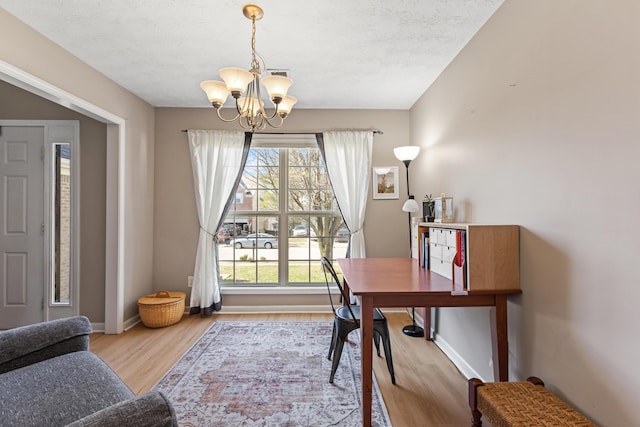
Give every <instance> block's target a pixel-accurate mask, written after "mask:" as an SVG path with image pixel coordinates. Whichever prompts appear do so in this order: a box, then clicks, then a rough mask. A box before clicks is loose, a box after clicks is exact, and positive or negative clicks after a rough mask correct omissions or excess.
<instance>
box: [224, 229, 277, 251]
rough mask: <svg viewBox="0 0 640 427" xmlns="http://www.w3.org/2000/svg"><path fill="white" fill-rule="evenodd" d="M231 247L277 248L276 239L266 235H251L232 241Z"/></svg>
mask: <svg viewBox="0 0 640 427" xmlns="http://www.w3.org/2000/svg"><path fill="white" fill-rule="evenodd" d="M233 245H234V246H235V247H236V249H242V248H265V249H271V248H277V247H278V238H277V237H275V236H272V235H271V234H267V233H252V234H248V235H246V236H244V237H237V238H235V239H233Z"/></svg>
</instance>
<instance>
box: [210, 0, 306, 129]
mask: <svg viewBox="0 0 640 427" xmlns="http://www.w3.org/2000/svg"><path fill="white" fill-rule="evenodd" d="M242 13H243V14H244V16H246V17H247V18H248V19H250V20H251V27H252V33H251V68H250V69H249V70H248V71H247V70H244V69H242V68H233V67H227V68H221V69H220V70H219V71H218V74H219V75H220V77H221V78H222V80H224V82H221V81H218V80H205V81H203V82H202V83H200V87H201V88H202V90H204V92H205V93H206V94H207V97H208V98H209V101H211V105H213V107H214V108H215V109H216V113H217V115H218V118H219V119H220V120H222V121H224V122H233V121H236V120H237V121H238V122H239V123H240V126H242V127H243V128H244V129H250V130H251V131H252V132H253V131H255V130H256V129H264V128H266V127H267V125H269V126H271V127H274V128H278V127H280V126H282V124H283V123H284V119H285V118H286V117H287V115H288V114H289V113H290V112H291V109H292V108H293V105H294V104H295V103H296V102H298V100H297V99H296V98H295V97H293V96H291V95H287V91H288V90H289V87H290V86H291V85H292V84H293V80H291V79H290V78H288V77H286V76H285V75H281V73H278V74H273V75H270V76H269V75H265V76H262V73H263V72H264V71H266V66H265V63H264V58H262V57H261V56H260V55H259V54H258V53H256V21H257V20H260V19H262V17H263V16H264V12H263V11H262V9H261V8H260V7H259V6H256V5H253V4H248V5H246V6H244V7H243V8H242ZM258 58H259V59H260V60H261V62H260V61H258ZM283 74H286V73H283ZM261 76H262V77H261ZM261 83H262V86H264V87H265V89H266V90H267V93H268V95H269V98H270V99H271V102H272V103H273V105H274V106H275V110H274V112H273V114H271V115H269V114H267V112H266V111H265V109H264V103H263V101H262V97H261V93H260V84H261ZM229 94H231V96H232V97H233V98H234V99H235V101H236V111H237V114H236V116H235V117H233V118H231V119H225V118H223V117H222V115H221V114H220V109H221V108H222V105H223V104H224V103H225V101H226V100H227V97H228V96H229ZM272 120H273V121H274V122H275V123H272Z"/></svg>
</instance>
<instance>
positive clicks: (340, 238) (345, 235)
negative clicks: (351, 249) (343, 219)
mask: <svg viewBox="0 0 640 427" xmlns="http://www.w3.org/2000/svg"><path fill="white" fill-rule="evenodd" d="M348 241H349V230H347V229H346V228H341V229H340V230H338V232H337V233H336V242H348Z"/></svg>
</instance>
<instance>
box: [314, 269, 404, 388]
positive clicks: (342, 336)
mask: <svg viewBox="0 0 640 427" xmlns="http://www.w3.org/2000/svg"><path fill="white" fill-rule="evenodd" d="M322 267H323V270H324V278H325V282H326V283H327V291H328V292H329V301H330V302H331V309H332V310H333V313H334V315H335V317H334V321H333V333H332V334H331V346H330V347H329V355H328V356H327V359H329V360H331V356H332V355H333V363H332V366H331V376H330V377H329V382H330V383H333V377H334V376H335V374H336V370H337V369H338V364H339V363H340V357H341V356H342V348H343V347H344V342H345V340H346V339H347V336H348V335H349V333H351V331H353V330H355V329H358V328H359V327H360V306H358V305H351V304H347V305H344V306H340V307H338V308H336V307H335V306H334V303H333V297H332V294H331V283H335V284H336V286H337V287H338V289H339V290H340V297H341V298H340V300H341V301H342V299H343V298H344V299H345V301H349V296H348V295H346V294H345V291H344V288H343V287H342V284H341V283H340V279H338V275H337V273H336V271H335V269H334V268H333V265H332V264H331V261H329V260H328V259H327V258H326V257H322ZM329 276H331V279H330V278H329ZM381 339H382V345H383V347H384V355H385V359H386V361H387V368H388V369H389V374H391V383H393V384H395V383H396V377H395V374H394V373H393V359H392V357H391V340H390V339H389V327H388V326H387V318H386V317H384V314H383V313H382V311H380V309H378V308H374V309H373V342H374V344H375V346H376V352H377V353H378V356H380V340H381Z"/></svg>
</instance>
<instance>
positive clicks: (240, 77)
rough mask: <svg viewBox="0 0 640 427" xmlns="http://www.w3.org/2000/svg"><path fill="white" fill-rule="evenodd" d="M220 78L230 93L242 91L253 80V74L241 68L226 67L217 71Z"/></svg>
mask: <svg viewBox="0 0 640 427" xmlns="http://www.w3.org/2000/svg"><path fill="white" fill-rule="evenodd" d="M218 74H220V77H222V80H224V82H225V84H226V85H227V90H228V91H229V92H231V93H233V92H239V93H241V94H242V93H244V91H245V89H247V85H248V84H249V82H250V81H251V80H253V74H251V73H250V72H248V71H247V70H243V69H242V68H234V67H227V68H221V69H220V70H219V71H218Z"/></svg>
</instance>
